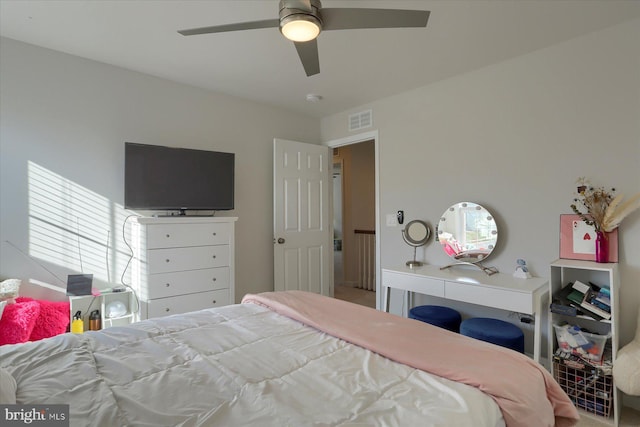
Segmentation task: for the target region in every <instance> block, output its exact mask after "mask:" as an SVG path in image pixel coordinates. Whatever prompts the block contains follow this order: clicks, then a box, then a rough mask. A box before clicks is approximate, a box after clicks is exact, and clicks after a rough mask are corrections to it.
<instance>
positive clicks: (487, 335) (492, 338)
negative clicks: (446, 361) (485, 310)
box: [460, 317, 524, 354]
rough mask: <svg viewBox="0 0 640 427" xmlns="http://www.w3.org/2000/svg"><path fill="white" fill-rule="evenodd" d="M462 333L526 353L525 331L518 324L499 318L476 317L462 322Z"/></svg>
mask: <svg viewBox="0 0 640 427" xmlns="http://www.w3.org/2000/svg"><path fill="white" fill-rule="evenodd" d="M460 333H461V334H462V335H465V336H467V337H472V338H475V339H479V340H481V341H486V342H490V343H493V344H496V345H499V346H502V347H506V348H510V349H511V350H515V351H517V352H520V353H523V354H524V333H522V331H521V330H520V328H518V327H517V326H516V325H514V324H512V323H509V322H505V321H503V320H498V319H488V318H485V317H474V318H471V319H467V320H465V321H464V322H462V323H461V324H460Z"/></svg>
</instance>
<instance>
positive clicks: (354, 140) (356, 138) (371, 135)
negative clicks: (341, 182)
mask: <svg viewBox="0 0 640 427" xmlns="http://www.w3.org/2000/svg"><path fill="white" fill-rule="evenodd" d="M371 140H373V144H374V152H375V160H374V163H375V164H374V167H375V180H374V181H375V215H376V219H375V232H376V309H378V310H381V309H382V292H381V290H380V275H381V272H382V269H381V268H380V240H381V239H380V144H379V136H378V131H377V130H373V131H370V132H365V133H360V134H357V135H350V136H347V137H344V138H339V139H333V140H329V141H327V142H325V145H327V146H328V147H329V148H331V149H333V148H338V147H343V146H345V145H351V144H358V143H360V142H366V141H371ZM331 165H332V166H333V162H332V163H331ZM329 203H331V206H330V208H329V212H330V213H331V221H329V222H330V223H331V234H332V235H333V189H332V191H331V194H330V195H329ZM331 264H333V263H331ZM334 285H335V284H334V283H333V268H332V271H331V289H334Z"/></svg>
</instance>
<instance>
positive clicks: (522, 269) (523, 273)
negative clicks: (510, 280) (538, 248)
mask: <svg viewBox="0 0 640 427" xmlns="http://www.w3.org/2000/svg"><path fill="white" fill-rule="evenodd" d="M516 264H518V265H517V266H516V270H515V271H514V272H513V277H518V278H520V279H530V278H531V273H529V269H528V268H527V262H526V261H525V260H523V259H522V258H518V259H517V260H516Z"/></svg>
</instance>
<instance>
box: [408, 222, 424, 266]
mask: <svg viewBox="0 0 640 427" xmlns="http://www.w3.org/2000/svg"><path fill="white" fill-rule="evenodd" d="M429 237H431V229H430V228H429V225H427V223H426V222H424V221H420V220H419V219H414V220H413V221H409V222H408V223H407V225H406V226H405V228H403V229H402V238H403V239H404V241H405V242H407V244H408V245H409V246H413V260H412V261H407V263H406V264H407V265H408V266H409V267H418V266H421V265H422V263H421V262H420V261H416V249H417V248H418V246H422V245H424V244H426V243H427V241H429Z"/></svg>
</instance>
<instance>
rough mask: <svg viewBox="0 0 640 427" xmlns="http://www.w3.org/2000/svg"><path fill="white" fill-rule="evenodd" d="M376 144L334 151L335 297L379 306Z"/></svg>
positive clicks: (365, 142)
mask: <svg viewBox="0 0 640 427" xmlns="http://www.w3.org/2000/svg"><path fill="white" fill-rule="evenodd" d="M375 155H376V153H375V141H374V140H368V141H363V142H357V143H354V144H349V145H343V146H340V147H336V148H334V149H333V206H334V209H333V229H334V236H333V237H334V247H333V249H334V296H335V297H336V298H338V299H343V300H347V301H351V302H354V303H357V304H361V305H366V306H369V307H374V308H375V307H376V272H377V266H376V243H375V238H376V194H375V176H376V175H375V173H376V171H375V169H376V162H375Z"/></svg>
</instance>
